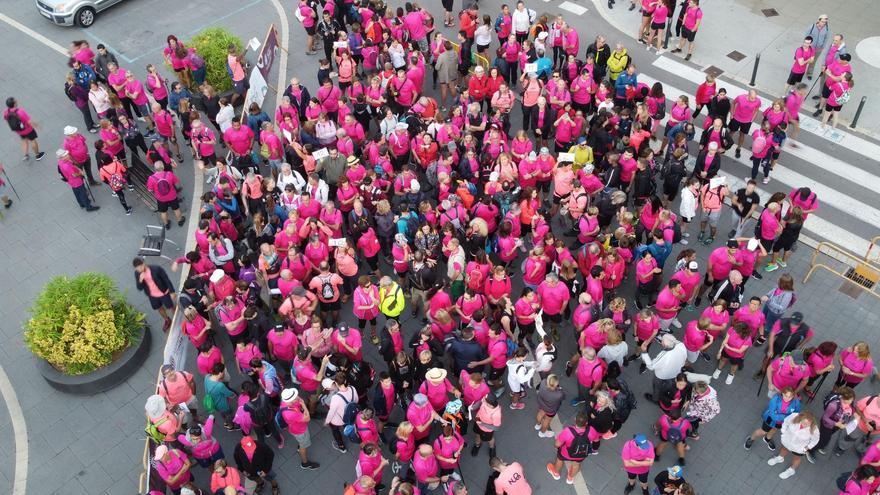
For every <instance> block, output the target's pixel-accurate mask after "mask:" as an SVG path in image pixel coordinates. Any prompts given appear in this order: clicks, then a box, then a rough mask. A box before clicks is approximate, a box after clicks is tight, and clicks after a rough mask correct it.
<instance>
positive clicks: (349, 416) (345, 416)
mask: <svg viewBox="0 0 880 495" xmlns="http://www.w3.org/2000/svg"><path fill="white" fill-rule="evenodd" d="M336 395H338V396H339V397H340V398H342V400H344V401H345V410H344V411H343V413H342V422H343V423H344V424H346V425H353V424H354V419H355V418H357V415H358V413H359V412H361V408H360V406H358V403H357V402H352V401H351V400H349V399H346V398H345V396H344V395H342V394H341V393H339V392H336ZM352 396H354V394H352Z"/></svg>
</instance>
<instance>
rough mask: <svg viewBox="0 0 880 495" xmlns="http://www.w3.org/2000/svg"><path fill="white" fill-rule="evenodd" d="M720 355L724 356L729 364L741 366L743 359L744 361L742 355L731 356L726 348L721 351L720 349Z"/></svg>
mask: <svg viewBox="0 0 880 495" xmlns="http://www.w3.org/2000/svg"><path fill="white" fill-rule="evenodd" d="M721 357H724V358H726V359H727V361H729V362H730V364H731V366H739V367H742V365H743V361H745V356H743V357H733V356H731V355H730V354H728V353H727V350H726V349H725V350H723V351H721Z"/></svg>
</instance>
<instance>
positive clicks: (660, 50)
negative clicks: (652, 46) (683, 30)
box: [657, 48, 666, 55]
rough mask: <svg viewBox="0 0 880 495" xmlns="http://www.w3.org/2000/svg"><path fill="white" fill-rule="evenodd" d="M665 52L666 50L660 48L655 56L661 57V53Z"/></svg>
mask: <svg viewBox="0 0 880 495" xmlns="http://www.w3.org/2000/svg"><path fill="white" fill-rule="evenodd" d="M665 51H666V50H664V49H662V48H661V49H659V50H657V55H663V52H665Z"/></svg>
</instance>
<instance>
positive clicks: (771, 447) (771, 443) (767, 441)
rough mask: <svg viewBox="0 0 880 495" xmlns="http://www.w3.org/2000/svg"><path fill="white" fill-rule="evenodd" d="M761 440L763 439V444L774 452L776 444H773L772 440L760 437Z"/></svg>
mask: <svg viewBox="0 0 880 495" xmlns="http://www.w3.org/2000/svg"><path fill="white" fill-rule="evenodd" d="M762 438H763V439H764V443H766V444H767V448H768V449H770V450H772V451H774V452H775V451H776V442H774V441H773V439H772V438H767V437H762ZM780 459H782V458H781V457H780ZM780 462H781V461H780ZM771 466H772V464H771Z"/></svg>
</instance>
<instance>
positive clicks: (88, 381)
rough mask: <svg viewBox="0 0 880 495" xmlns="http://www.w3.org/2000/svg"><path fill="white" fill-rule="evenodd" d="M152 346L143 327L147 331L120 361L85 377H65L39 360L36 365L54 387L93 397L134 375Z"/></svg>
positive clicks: (142, 333) (147, 327) (148, 332)
mask: <svg viewBox="0 0 880 495" xmlns="http://www.w3.org/2000/svg"><path fill="white" fill-rule="evenodd" d="M151 343H152V336H151V334H150V327H149V326H144V330H143V331H142V332H141V333H140V335H139V336H137V337H136V338H135V341H134V343H132V345H131V346H130V347H129V348H128V349H126V350H125V351H124V352H123V353H122V355H120V356H119V359H117V360H116V361H113V362H112V363H110V364H108V365H107V366H104V367H103V368H101V369H99V370H95V371H93V372H91V373H86V374H84V375H75V376H71V375H65V374H64V373H62V372H60V371H58V370H57V369H55V368H54V367H53V366H52V365H51V364H49V363H48V362H47V361H45V360H43V359H40V358H36V365H37V369H39V370H40V374H41V375H43V378H44V379H45V380H46V381H47V382H49V385H51V386H52V387H53V388H55V389H57V390H60V391H62V392H66V393H69V394H78V395H93V394H97V393H100V392H103V391H105V390H109V389H111V388H113V387H115V386H117V385H119V384H120V383H122V382H124V381H125V380H127V379H128V377H130V376H131V375H133V374H134V372H135V371H137V370H138V369H139V368H140V367H141V365H142V364H143V363H144V360H146V359H147V356H149V355H150V344H151Z"/></svg>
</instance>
